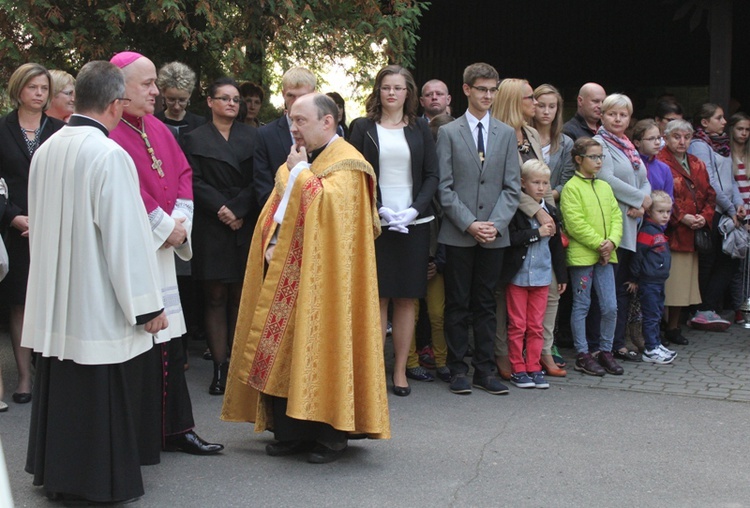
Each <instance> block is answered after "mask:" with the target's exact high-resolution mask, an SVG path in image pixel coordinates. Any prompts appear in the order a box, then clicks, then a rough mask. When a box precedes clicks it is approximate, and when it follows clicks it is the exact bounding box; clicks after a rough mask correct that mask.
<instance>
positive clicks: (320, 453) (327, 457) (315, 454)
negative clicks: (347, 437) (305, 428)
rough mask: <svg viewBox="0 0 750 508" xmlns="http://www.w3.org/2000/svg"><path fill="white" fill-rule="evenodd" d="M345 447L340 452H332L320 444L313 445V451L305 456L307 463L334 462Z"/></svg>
mask: <svg viewBox="0 0 750 508" xmlns="http://www.w3.org/2000/svg"><path fill="white" fill-rule="evenodd" d="M346 448H347V447H346V446H344V447H343V448H342V449H340V450H333V449H331V448H328V447H327V446H323V445H322V444H319V443H318V444H317V445H315V448H314V449H313V451H311V452H310V455H308V456H307V461H308V462H309V463H310V464H328V463H329V462H333V461H334V460H338V459H339V457H341V456H342V455H343V454H344V452H345V451H346Z"/></svg>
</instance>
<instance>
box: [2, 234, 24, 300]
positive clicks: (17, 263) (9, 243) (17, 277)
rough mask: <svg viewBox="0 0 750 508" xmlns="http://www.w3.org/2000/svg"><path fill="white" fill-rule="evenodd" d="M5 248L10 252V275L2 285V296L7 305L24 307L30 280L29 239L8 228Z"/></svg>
mask: <svg viewBox="0 0 750 508" xmlns="http://www.w3.org/2000/svg"><path fill="white" fill-rule="evenodd" d="M5 248H6V249H7V250H8V275H6V276H5V279H3V281H2V282H1V283H0V295H2V299H3V301H4V302H5V303H6V304H7V305H24V304H25V303H26V285H27V283H28V280H29V261H30V255H29V239H28V238H24V237H22V236H21V232H20V231H18V230H17V229H15V228H8V232H7V234H6V235H5Z"/></svg>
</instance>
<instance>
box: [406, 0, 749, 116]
mask: <svg viewBox="0 0 750 508" xmlns="http://www.w3.org/2000/svg"><path fill="white" fill-rule="evenodd" d="M684 3H685V2H683V1H673V2H662V1H659V0H631V1H622V0H618V1H597V2H588V1H573V0H561V1H551V0H550V1H547V0H544V1H542V0H527V1H521V0H458V1H453V0H433V1H432V5H431V7H430V8H429V10H428V11H427V12H426V13H425V16H424V18H423V20H422V24H421V28H420V32H419V35H420V37H421V40H420V42H419V44H418V46H417V64H416V69H415V78H416V79H417V82H418V83H419V84H420V85H421V84H422V83H424V82H425V81H426V80H428V79H430V78H439V79H442V80H443V81H445V82H446V83H447V84H448V86H449V89H450V92H451V95H452V96H453V106H454V107H453V112H454V113H455V114H456V115H460V114H462V113H463V111H464V110H465V108H466V100H465V97H464V94H463V92H462V91H461V83H462V80H461V74H462V72H463V69H464V67H465V66H466V65H468V64H470V63H472V62H478V61H484V62H487V63H489V64H491V65H493V66H495V68H497V70H498V72H499V73H500V78H501V79H502V78H506V77H520V78H526V79H528V80H529V82H530V83H531V85H532V86H537V85H540V84H542V83H551V84H554V85H555V86H557V87H558V88H559V89H561V91H562V92H563V96H564V97H565V100H566V109H568V110H570V108H574V103H575V97H576V95H577V92H578V88H579V87H580V86H581V84H583V83H585V82H587V81H596V82H598V83H601V84H602V85H603V86H604V87H605V89H606V90H607V91H608V92H623V93H626V94H628V95H630V96H631V98H632V99H633V101H634V103H635V107H636V113H637V114H638V113H643V114H646V112H648V113H649V114H650V112H651V111H650V110H652V109H653V104H654V102H655V98H656V96H658V95H660V94H662V93H665V92H672V93H675V94H676V95H677V97H678V99H680V100H681V101H683V102H685V106H687V107H688V108H689V107H691V105H692V104H693V103H699V102H704V101H705V100H707V98H708V96H707V94H708V82H709V75H710V69H709V56H710V40H709V33H708V28H707V26H708V24H707V16H708V13H707V12H706V13H704V14H703V18H702V20H701V22H700V24H699V25H698V26H697V27H696V28H695V29H694V30H691V28H690V16H691V14H692V11H690V12H689V13H688V15H687V16H684V17H682V18H681V19H678V20H675V19H674V18H675V14H676V13H677V11H678V9H679V8H680V6H681V5H682V4H684ZM733 9H734V10H733V22H734V34H735V37H734V44H733V59H732V60H733V73H732V78H733V81H732V84H733V85H732V94H733V96H734V97H735V98H737V99H739V100H740V102H742V104H743V106H744V107H743V109H744V110H746V111H747V110H750V96H749V95H750V85H749V83H750V78H748V77H747V76H744V75H743V76H742V78H740V73H742V74H746V71H745V69H746V68H747V62H749V61H750V44H748V43H747V40H748V30H749V29H750V2H747V1H744V0H743V1H738V0H735V1H734V6H733Z"/></svg>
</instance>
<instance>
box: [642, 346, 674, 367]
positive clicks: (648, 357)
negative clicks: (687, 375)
mask: <svg viewBox="0 0 750 508" xmlns="http://www.w3.org/2000/svg"><path fill="white" fill-rule="evenodd" d="M641 357H642V358H643V361H644V362H647V363H657V364H659V365H666V364H668V363H672V361H673V360H674V356H667V355H666V354H665V353H664V352H663V351H662V350H661V349H659V348H655V349H651V350H648V349H647V350H646V351H644V352H643V354H642V355H641Z"/></svg>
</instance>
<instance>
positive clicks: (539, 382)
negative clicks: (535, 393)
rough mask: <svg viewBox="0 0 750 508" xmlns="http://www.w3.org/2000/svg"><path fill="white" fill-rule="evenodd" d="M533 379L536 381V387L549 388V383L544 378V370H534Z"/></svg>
mask: <svg viewBox="0 0 750 508" xmlns="http://www.w3.org/2000/svg"><path fill="white" fill-rule="evenodd" d="M531 380H532V381H534V388H549V383H548V382H547V380H546V379H544V372H541V371H540V372H532V373H531Z"/></svg>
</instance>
